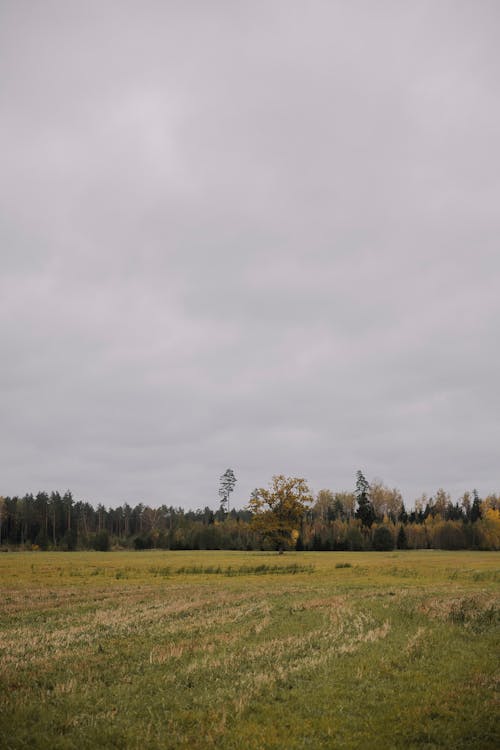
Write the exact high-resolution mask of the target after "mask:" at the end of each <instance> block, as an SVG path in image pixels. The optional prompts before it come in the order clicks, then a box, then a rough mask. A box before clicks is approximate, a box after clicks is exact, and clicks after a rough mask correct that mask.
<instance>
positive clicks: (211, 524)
mask: <svg viewBox="0 0 500 750" xmlns="http://www.w3.org/2000/svg"><path fill="white" fill-rule="evenodd" d="M253 521H254V518H253V514H252V512H251V511H250V510H248V509H244V510H235V509H233V510H231V511H230V512H227V510H226V509H224V506H222V507H220V508H219V509H218V510H216V511H214V510H211V509H210V508H209V507H205V508H203V509H202V510H183V509H182V508H178V507H173V506H167V505H162V506H161V507H159V508H151V507H149V506H147V505H144V504H142V503H140V504H138V505H135V506H134V507H132V506H130V505H129V504H124V505H122V506H120V507H117V508H106V507H104V505H102V504H99V505H97V507H94V506H93V505H92V504H91V503H89V502H86V501H82V500H75V499H74V497H73V495H72V493H71V492H70V491H67V492H65V493H63V494H61V493H60V492H56V491H54V492H51V493H47V492H38V493H37V494H36V495H33V494H25V495H24V496H23V497H1V498H0V549H3V550H8V549H20V548H21V549H30V550H38V549H41V550H48V549H49V550H77V549H97V550H103V551H104V550H108V549H113V548H132V549H137V550H141V549H149V548H152V547H157V548H160V549H170V550H179V549H236V550H238V549H239V550H259V549H270V548H272V546H273V544H272V541H271V540H270V539H268V538H267V537H266V535H265V534H262V533H261V530H259V529H258V527H256V525H255V524H254V523H253ZM288 546H289V548H295V549H297V550H316V551H328V550H372V549H373V550H377V549H385V550H387V549H393V548H399V549H407V548H408V549H418V548H429V549H482V550H495V549H500V496H499V495H495V494H491V495H488V496H487V497H485V498H484V499H482V498H480V497H479V495H478V493H477V492H476V491H475V490H474V491H473V492H471V493H469V492H465V493H464V494H463V496H462V497H460V498H459V499H458V500H457V501H456V502H453V501H452V499H451V497H450V495H449V494H448V493H447V492H445V491H444V490H443V489H439V490H438V491H437V492H436V493H435V495H434V496H432V497H426V496H425V495H423V496H422V497H421V498H420V499H419V500H417V501H416V503H415V507H414V508H413V509H412V510H408V511H407V510H406V508H405V505H404V502H403V499H402V497H401V494H400V493H399V491H398V490H396V489H390V488H388V487H386V486H385V485H384V484H383V483H382V482H380V481H375V482H372V483H370V484H369V483H368V482H367V481H366V480H365V478H364V477H363V475H362V474H361V472H358V481H357V483H356V490H355V491H354V492H333V491H331V490H328V489H323V490H320V491H319V492H318V494H317V496H316V497H314V499H313V502H312V503H311V505H310V507H308V508H307V510H306V511H305V512H304V514H303V516H302V517H301V518H300V519H299V520H298V522H297V530H296V532H295V533H294V535H293V536H292V537H291V538H290V540H289V545H288Z"/></svg>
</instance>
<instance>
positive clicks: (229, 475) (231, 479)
mask: <svg viewBox="0 0 500 750" xmlns="http://www.w3.org/2000/svg"><path fill="white" fill-rule="evenodd" d="M235 484H236V477H235V476H234V471H233V470H232V469H226V471H225V472H224V474H223V475H222V476H221V478H220V486H219V497H220V507H221V510H223V511H225V512H226V513H229V495H230V494H231V492H232V491H233V490H234V485H235Z"/></svg>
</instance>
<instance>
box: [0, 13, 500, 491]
mask: <svg viewBox="0 0 500 750" xmlns="http://www.w3.org/2000/svg"><path fill="white" fill-rule="evenodd" d="M499 20H500V18H499V9H498V4H497V3H496V2H488V1H487V0H483V1H482V2H480V3H475V4H471V3H465V2H463V3H462V2H446V1H445V0H443V1H442V2H423V3H418V4H414V3H401V2H382V3H377V4H376V6H375V5H374V4H373V3H369V2H361V1H360V2H349V3H347V2H334V3H331V2H328V3H326V2H325V3H324V2H319V1H318V2H313V3H312V4H311V3H310V4H308V5H307V7H306V6H305V5H304V4H303V3H295V2H286V3H285V2H271V3H269V2H267V3H259V2H256V3H249V2H241V3H239V2H236V3H225V2H219V3H210V4H206V3H197V2H191V3H183V4H177V3H155V2H149V3H145V4H139V3H133V2H130V3H123V2H120V3H115V2H99V3H62V2H48V3H44V4H43V7H42V6H36V4H32V3H21V2H4V3H2V7H1V10H0V21H1V22H0V29H1V30H0V48H1V49H2V57H1V60H0V71H1V77H2V88H1V93H0V136H1V139H2V145H3V159H2V162H3V165H2V174H1V177H0V208H1V218H2V220H1V224H0V240H1V245H0V247H1V267H2V273H1V279H0V315H1V323H2V325H1V331H0V344H1V351H2V367H1V370H0V385H1V395H0V414H1V420H2V427H3V429H2V435H1V443H2V444H1V455H2V457H3V461H2V487H1V488H0V492H3V494H14V493H17V492H24V491H25V490H33V491H36V490H37V489H39V488H43V487H45V488H53V487H59V488H61V489H64V488H65V487H70V488H72V489H73V491H74V492H75V494H77V495H78V496H80V497H81V496H83V497H86V498H88V499H90V500H93V501H98V500H103V501H104V502H106V503H111V504H115V503H118V502H121V501H124V500H127V501H129V502H133V501H138V500H144V501H145V502H150V503H152V504H158V503H161V502H167V503H174V504H181V505H184V506H198V505H204V504H209V505H214V504H215V503H216V501H217V485H218V477H219V475H220V474H221V473H222V471H224V469H225V468H226V467H227V466H228V465H229V466H232V467H233V468H234V470H235V472H236V475H237V477H238V478H239V480H240V481H239V483H238V485H237V489H236V491H235V495H236V496H237V497H235V501H236V502H237V504H240V505H241V504H243V503H244V502H246V500H247V497H248V493H249V492H250V490H251V489H252V487H254V486H256V485H262V484H265V483H266V482H267V481H268V480H269V479H270V477H271V475H272V474H274V473H278V472H283V473H290V474H298V475H303V476H306V477H307V479H308V480H309V481H310V483H311V485H312V486H313V487H314V488H315V489H319V488H320V487H322V486H330V487H333V488H348V487H351V486H352V484H353V477H354V473H355V471H356V469H357V468H362V469H363V470H364V471H365V473H366V474H367V475H368V476H369V477H374V476H382V477H383V478H384V479H385V481H386V482H388V483H390V484H391V485H398V486H399V487H400V488H401V489H402V491H403V493H404V495H405V497H406V499H407V500H408V501H409V502H411V501H412V500H413V499H414V498H415V497H416V495H417V494H419V493H420V492H422V491H427V492H433V491H434V490H435V489H436V488H437V487H438V486H439V485H444V486H446V488H448V489H449V490H451V491H452V492H453V493H455V494H458V493H459V492H461V491H463V490H464V489H468V488H471V487H474V486H476V487H477V488H478V489H479V490H480V491H482V492H487V491H494V490H496V491H498V489H499V485H500V474H499V466H500V461H499V456H498V448H497V446H498V445H500V427H499V425H500V420H499V413H500V396H499V388H498V382H499V376H500V355H499V349H498V337H499V322H498V321H499V319H500V301H499V296H498V282H499V277H500V256H499V251H498V237H499V229H500V226H499V224H500V218H499V217H500V214H499V212H498V202H499V197H500V178H499V175H500V155H499V154H500V151H499V149H498V132H499V128H500V104H499V102H498V96H497V94H496V92H497V91H498V87H499V83H500V82H499V73H500V54H499V52H498V45H497V39H496V29H497V28H498V22H499Z"/></svg>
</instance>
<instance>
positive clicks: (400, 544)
mask: <svg viewBox="0 0 500 750" xmlns="http://www.w3.org/2000/svg"><path fill="white" fill-rule="evenodd" d="M396 547H397V548H398V549H408V539H407V538H406V532H405V527H404V526H400V527H399V531H398V538H397V540H396Z"/></svg>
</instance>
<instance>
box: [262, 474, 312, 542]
mask: <svg viewBox="0 0 500 750" xmlns="http://www.w3.org/2000/svg"><path fill="white" fill-rule="evenodd" d="M312 502H313V497H312V495H311V491H310V490H309V487H308V486H307V483H306V480H305V479H301V478H299V477H285V476H283V474H277V475H276V476H274V477H273V479H272V482H271V484H270V486H269V489H264V488H263V487H261V488H259V489H255V490H254V491H253V492H252V496H251V498H250V501H249V503H248V506H247V507H248V509H249V510H251V511H252V514H253V517H252V522H251V523H252V527H253V528H254V529H255V531H258V532H259V533H261V534H262V536H264V537H266V538H267V539H269V541H270V542H271V543H272V544H273V546H274V547H275V548H276V549H277V550H278V552H280V553H281V552H283V551H284V550H285V549H287V548H290V547H291V546H292V544H293V543H294V542H295V541H296V540H297V538H298V535H299V528H300V525H301V522H302V519H303V517H304V514H305V512H306V511H307V509H308V507H309V506H310V504H311V503H312Z"/></svg>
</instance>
